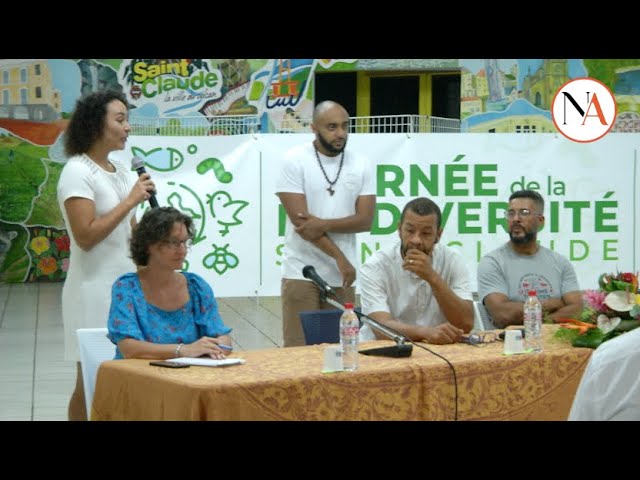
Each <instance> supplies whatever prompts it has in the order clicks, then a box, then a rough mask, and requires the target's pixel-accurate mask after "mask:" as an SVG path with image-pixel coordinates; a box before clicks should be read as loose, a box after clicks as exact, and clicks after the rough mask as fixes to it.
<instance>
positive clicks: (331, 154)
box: [316, 132, 347, 157]
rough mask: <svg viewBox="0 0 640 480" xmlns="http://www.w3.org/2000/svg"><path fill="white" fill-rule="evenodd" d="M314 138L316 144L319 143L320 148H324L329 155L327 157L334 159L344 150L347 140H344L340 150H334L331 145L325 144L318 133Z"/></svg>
mask: <svg viewBox="0 0 640 480" xmlns="http://www.w3.org/2000/svg"><path fill="white" fill-rule="evenodd" d="M316 138H317V139H318V142H319V143H320V145H321V146H322V148H324V149H325V150H326V151H327V152H329V155H328V156H329V157H335V156H336V155H338V154H339V153H340V152H342V151H343V150H344V149H345V147H346V146H347V139H346V138H345V140H344V143H343V145H342V148H335V147H334V146H333V145H331V144H330V143H329V142H327V141H326V140H325V139H324V137H323V136H322V134H321V133H320V132H317V133H316Z"/></svg>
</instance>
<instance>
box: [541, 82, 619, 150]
mask: <svg viewBox="0 0 640 480" xmlns="http://www.w3.org/2000/svg"><path fill="white" fill-rule="evenodd" d="M617 113H618V107H617V105H616V99H615V97H614V96H613V93H611V90H609V87H607V86H606V85H605V84H604V83H602V82H601V81H600V80H596V79H594V78H574V79H573V80H569V81H568V82H567V83H565V84H564V85H563V86H562V87H560V88H559V89H558V91H557V92H556V95H555V97H553V102H552V103H551V118H552V119H553V123H554V124H555V126H556V128H557V129H558V130H559V131H560V133H562V134H563V135H564V136H565V137H567V138H568V139H569V140H573V141H574V142H581V143H589V142H595V141H596V140H598V139H600V138H602V137H604V136H605V135H606V134H607V133H609V130H611V127H613V124H614V123H615V121H616V115H617Z"/></svg>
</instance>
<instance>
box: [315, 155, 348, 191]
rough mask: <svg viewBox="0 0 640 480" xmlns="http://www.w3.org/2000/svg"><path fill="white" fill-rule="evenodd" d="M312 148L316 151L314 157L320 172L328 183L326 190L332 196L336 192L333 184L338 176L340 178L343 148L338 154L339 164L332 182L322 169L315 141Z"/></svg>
mask: <svg viewBox="0 0 640 480" xmlns="http://www.w3.org/2000/svg"><path fill="white" fill-rule="evenodd" d="M313 150H314V151H315V152H316V159H317V160H318V165H320V170H322V174H323V175H324V178H325V179H326V180H327V182H328V183H329V188H327V192H329V194H330V195H331V196H333V194H334V193H336V191H335V190H334V189H333V186H334V185H335V184H336V182H337V181H338V178H340V172H341V171H342V164H343V162H344V149H342V155H341V156H340V166H339V167H338V173H337V174H336V178H335V179H334V180H333V182H332V181H331V180H329V177H328V176H327V172H325V171H324V167H323V166H322V162H321V161H320V155H318V149H317V148H316V145H315V143H314V144H313Z"/></svg>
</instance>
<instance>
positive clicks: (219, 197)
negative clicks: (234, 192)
mask: <svg viewBox="0 0 640 480" xmlns="http://www.w3.org/2000/svg"><path fill="white" fill-rule="evenodd" d="M207 203H208V204H209V205H210V207H209V208H210V210H211V216H212V217H213V218H215V219H216V221H217V222H218V224H219V225H221V226H223V227H224V228H223V229H222V230H219V232H220V234H221V235H222V236H223V237H224V236H225V235H226V234H227V233H229V227H233V226H236V225H242V220H239V219H238V214H239V213H240V211H241V210H242V209H243V208H245V207H246V206H247V205H249V202H246V201H244V200H232V199H231V195H229V194H228V193H227V192H225V191H222V190H219V191H217V192H215V193H214V194H212V195H207Z"/></svg>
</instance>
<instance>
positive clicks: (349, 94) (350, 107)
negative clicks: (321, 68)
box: [314, 72, 358, 117]
mask: <svg viewBox="0 0 640 480" xmlns="http://www.w3.org/2000/svg"><path fill="white" fill-rule="evenodd" d="M315 82H316V86H315V101H314V105H317V104H319V103H320V102H323V101H325V100H333V101H334V102H338V103H339V104H340V105H342V106H343V107H344V108H345V109H346V110H347V112H348V113H349V116H350V117H355V116H356V89H357V86H358V79H357V74H356V72H344V73H316V76H315Z"/></svg>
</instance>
